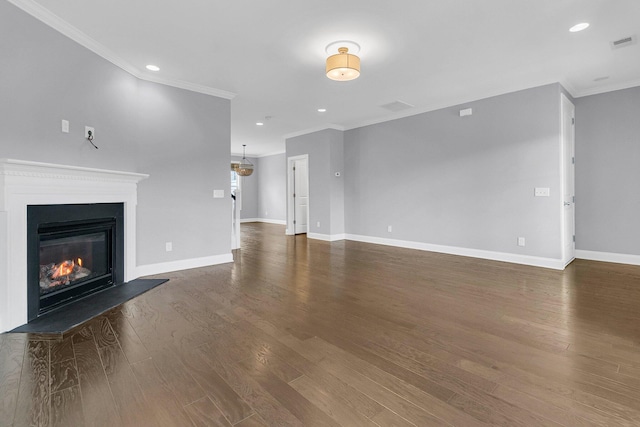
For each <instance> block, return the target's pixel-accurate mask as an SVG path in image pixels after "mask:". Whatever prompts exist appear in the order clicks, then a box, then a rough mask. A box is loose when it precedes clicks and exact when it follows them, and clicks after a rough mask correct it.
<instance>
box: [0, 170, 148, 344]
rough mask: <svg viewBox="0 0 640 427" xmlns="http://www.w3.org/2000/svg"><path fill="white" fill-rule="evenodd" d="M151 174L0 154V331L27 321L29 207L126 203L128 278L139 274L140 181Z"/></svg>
mask: <svg viewBox="0 0 640 427" xmlns="http://www.w3.org/2000/svg"><path fill="white" fill-rule="evenodd" d="M148 176H149V175H145V174H139V173H132V172H120V171H110V170H105V169H93V168H85V167H78V166H67V165H54V164H51V163H38V162H29V161H22V160H12V159H0V246H1V247H2V248H0V257H2V259H0V332H3V331H7V330H11V329H13V328H15V327H16V326H20V325H22V324H25V323H27V320H28V310H27V207H28V206H30V205H60V204H74V203H78V204H87V203H123V204H124V238H125V246H124V280H125V281H127V282H128V281H131V280H133V279H135V278H136V277H137V276H136V205H137V185H138V182H139V181H141V180H143V179H145V178H147V177H148Z"/></svg>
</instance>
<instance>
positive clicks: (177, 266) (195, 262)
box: [136, 253, 233, 277]
mask: <svg viewBox="0 0 640 427" xmlns="http://www.w3.org/2000/svg"><path fill="white" fill-rule="evenodd" d="M229 262H233V254H231V253H228V254H222V255H213V256H208V257H202V258H191V259H182V260H179V261H169V262H161V263H158V264H147V265H139V266H138V267H137V269H136V273H137V277H143V276H153V275H155V274H163V273H169V272H171V271H181V270H189V269H191V268H200V267H209V266H212V265H218V264H226V263H229Z"/></svg>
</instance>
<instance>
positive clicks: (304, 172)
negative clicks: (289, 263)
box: [293, 159, 309, 234]
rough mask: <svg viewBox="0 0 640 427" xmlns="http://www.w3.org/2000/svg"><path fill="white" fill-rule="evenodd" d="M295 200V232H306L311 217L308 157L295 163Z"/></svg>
mask: <svg viewBox="0 0 640 427" xmlns="http://www.w3.org/2000/svg"><path fill="white" fill-rule="evenodd" d="M293 188H294V190H293V201H294V215H293V217H294V220H295V221H294V230H295V234H300V233H306V232H307V230H308V218H309V168H308V160H307V159H299V160H295V161H294V163H293Z"/></svg>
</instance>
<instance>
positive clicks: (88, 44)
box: [9, 0, 236, 99]
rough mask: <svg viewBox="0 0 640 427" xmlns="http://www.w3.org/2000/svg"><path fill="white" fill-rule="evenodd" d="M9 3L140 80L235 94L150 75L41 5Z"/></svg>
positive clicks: (221, 94)
mask: <svg viewBox="0 0 640 427" xmlns="http://www.w3.org/2000/svg"><path fill="white" fill-rule="evenodd" d="M9 3H12V4H13V5H15V6H17V7H19V8H20V9H22V10H23V11H25V12H26V13H28V14H29V15H31V16H33V17H34V18H36V19H38V20H40V21H42V22H43V23H45V24H46V25H48V26H50V27H51V28H53V29H54V30H56V31H58V32H59V33H61V34H63V35H64V36H66V37H68V38H70V39H71V40H73V41H75V42H76V43H78V44H79V45H81V46H83V47H85V48H87V49H89V50H90V51H91V52H93V53H95V54H96V55H98V56H100V57H101V58H104V59H106V60H107V61H109V62H111V63H112V64H113V65H115V66H116V67H119V68H121V69H122V70H124V71H126V72H127V73H129V74H131V75H133V76H135V77H136V78H138V79H140V80H145V81H149V82H153V83H158V84H162V85H166V86H173V87H177V88H180V89H185V90H189V91H192V92H198V93H203V94H205V95H211V96H216V97H219V98H225V99H233V98H234V97H235V96H236V94H235V93H233V92H229V91H226V90H222V89H216V88H213V87H209V86H203V85H198V84H195V83H190V82H185V81H182V80H170V79H163V78H161V77H158V76H157V75H150V74H148V73H146V72H142V71H141V70H140V69H138V68H137V67H135V66H134V65H132V64H130V63H129V62H127V61H125V60H123V59H122V58H120V57H119V56H118V55H117V54H115V53H114V52H113V51H112V50H111V49H109V48H107V47H106V46H104V45H103V44H101V43H99V42H98V41H96V40H94V39H92V38H91V37H89V36H88V35H87V34H85V33H83V32H82V31H81V30H79V29H78V28H76V27H74V26H73V25H71V24H69V23H68V22H66V21H65V20H63V19H61V18H60V17H59V16H57V15H55V14H54V13H52V12H51V11H50V10H49V9H47V8H45V7H43V6H41V5H40V4H38V3H36V2H35V1H33V0H9Z"/></svg>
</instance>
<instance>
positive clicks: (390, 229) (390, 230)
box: [387, 225, 393, 233]
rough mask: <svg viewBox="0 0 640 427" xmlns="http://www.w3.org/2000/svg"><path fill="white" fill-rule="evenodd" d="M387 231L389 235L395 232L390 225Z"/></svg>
mask: <svg viewBox="0 0 640 427" xmlns="http://www.w3.org/2000/svg"><path fill="white" fill-rule="evenodd" d="M387 231H388V232H389V233H391V232H392V231H393V227H391V226H390V225H389V226H387Z"/></svg>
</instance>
